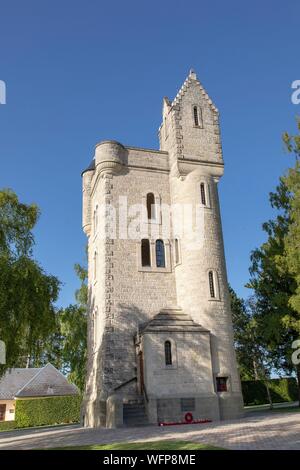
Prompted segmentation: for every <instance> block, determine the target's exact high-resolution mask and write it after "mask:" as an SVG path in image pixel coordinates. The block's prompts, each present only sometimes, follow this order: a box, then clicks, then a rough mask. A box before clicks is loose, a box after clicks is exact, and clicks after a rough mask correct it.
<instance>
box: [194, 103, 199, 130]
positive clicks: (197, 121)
mask: <svg viewBox="0 0 300 470" xmlns="http://www.w3.org/2000/svg"><path fill="white" fill-rule="evenodd" d="M194 124H195V126H196V127H199V115H198V108H197V106H194Z"/></svg>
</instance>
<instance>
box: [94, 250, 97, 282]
mask: <svg viewBox="0 0 300 470" xmlns="http://www.w3.org/2000/svg"><path fill="white" fill-rule="evenodd" d="M97 259H98V255H97V251H95V253H94V279H97Z"/></svg>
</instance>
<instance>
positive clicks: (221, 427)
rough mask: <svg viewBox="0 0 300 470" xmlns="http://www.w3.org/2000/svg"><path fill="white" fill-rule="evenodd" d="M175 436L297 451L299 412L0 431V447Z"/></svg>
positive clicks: (238, 446) (231, 446) (240, 446)
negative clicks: (172, 422) (203, 420)
mask: <svg viewBox="0 0 300 470" xmlns="http://www.w3.org/2000/svg"><path fill="white" fill-rule="evenodd" d="M161 439H179V440H188V441H195V442H202V443H206V444H212V445H215V446H218V447H224V448H227V449H263V450H264V449H276V450H279V449H298V450H300V413H294V412H289V413H280V412H276V413H273V414H272V413H269V414H268V415H263V416H262V415H258V416H250V417H246V418H244V419H241V420H234V421H223V422H221V423H207V424H198V425H197V424H196V425H184V426H166V427H158V426H147V427H140V428H123V429H87V428H82V427H80V426H78V425H74V426H63V427H59V428H48V429H43V430H40V429H34V430H24V431H10V432H5V433H4V432H1V433H0V449H32V448H47V447H48V448H49V447H50V448H51V447H52V448H53V447H64V446H75V445H86V444H105V443H111V442H124V441H154V440H161Z"/></svg>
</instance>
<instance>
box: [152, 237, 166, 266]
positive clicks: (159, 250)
mask: <svg viewBox="0 0 300 470" xmlns="http://www.w3.org/2000/svg"><path fill="white" fill-rule="evenodd" d="M155 254H156V267H157V268H165V266H166V262H165V245H164V242H163V241H162V240H156V243H155Z"/></svg>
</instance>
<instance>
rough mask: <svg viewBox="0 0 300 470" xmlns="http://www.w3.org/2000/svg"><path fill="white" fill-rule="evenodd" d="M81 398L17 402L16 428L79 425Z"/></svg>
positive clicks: (39, 399) (77, 396)
mask: <svg viewBox="0 0 300 470" xmlns="http://www.w3.org/2000/svg"><path fill="white" fill-rule="evenodd" d="M80 405H81V396H79V395H75V396H65V397H47V398H35V399H29V400H17V401H16V421H15V422H16V427H17V428H26V427H31V426H44V425H51V424H63V423H64V424H66V423H77V422H79V419H80Z"/></svg>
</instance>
